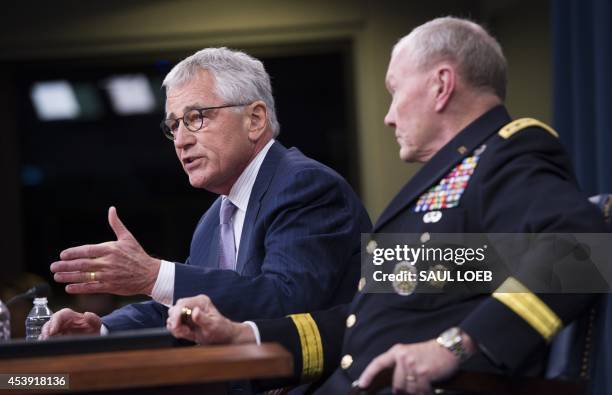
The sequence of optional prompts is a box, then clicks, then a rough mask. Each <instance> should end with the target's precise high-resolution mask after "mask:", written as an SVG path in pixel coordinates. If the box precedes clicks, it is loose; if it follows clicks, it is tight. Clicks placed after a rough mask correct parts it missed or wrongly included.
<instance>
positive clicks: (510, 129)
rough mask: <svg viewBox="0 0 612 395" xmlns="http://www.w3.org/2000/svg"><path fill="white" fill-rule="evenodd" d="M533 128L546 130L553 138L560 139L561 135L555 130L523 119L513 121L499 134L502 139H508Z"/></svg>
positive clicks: (537, 122)
mask: <svg viewBox="0 0 612 395" xmlns="http://www.w3.org/2000/svg"><path fill="white" fill-rule="evenodd" d="M532 126H537V127H540V128H542V129H544V130H546V131H547V132H548V133H550V134H552V135H553V137H556V138H559V134H558V133H557V132H556V131H555V129H553V128H551V127H550V126H548V125H547V124H545V123H543V122H540V121H538V120H537V119H533V118H521V119H517V120H516V121H512V122H510V123H509V124H507V125H506V126H504V127H503V128H501V129H500V130H499V132H498V134H499V135H500V136H501V137H502V138H504V139H508V138H510V137H512V135H513V134H515V133H518V132H520V131H521V130H523V129H525V128H529V127H532Z"/></svg>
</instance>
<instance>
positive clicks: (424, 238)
mask: <svg viewBox="0 0 612 395" xmlns="http://www.w3.org/2000/svg"><path fill="white" fill-rule="evenodd" d="M429 240H431V235H430V234H429V232H425V233H423V234H422V235H421V243H427V242H428V241H429Z"/></svg>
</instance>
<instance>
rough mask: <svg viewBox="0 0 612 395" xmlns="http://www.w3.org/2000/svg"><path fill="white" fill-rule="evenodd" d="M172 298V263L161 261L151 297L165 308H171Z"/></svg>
mask: <svg viewBox="0 0 612 395" xmlns="http://www.w3.org/2000/svg"><path fill="white" fill-rule="evenodd" d="M173 296H174V263H172V262H168V261H164V260H163V259H162V260H161V265H160V266H159V273H158V274H157V280H155V285H154V286H153V291H151V297H152V298H153V300H154V301H156V302H157V303H161V304H163V305H164V306H166V307H170V306H172V299H173Z"/></svg>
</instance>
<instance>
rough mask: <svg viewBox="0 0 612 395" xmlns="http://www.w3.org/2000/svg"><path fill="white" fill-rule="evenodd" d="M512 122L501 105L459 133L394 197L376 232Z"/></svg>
mask: <svg viewBox="0 0 612 395" xmlns="http://www.w3.org/2000/svg"><path fill="white" fill-rule="evenodd" d="M509 121H510V116H509V115H508V113H507V111H506V109H505V108H504V107H503V106H497V107H494V108H493V109H491V110H489V111H488V112H487V113H485V114H484V115H482V116H481V117H479V118H478V119H477V120H475V121H474V122H472V123H471V124H470V125H468V126H467V127H466V128H465V129H463V130H462V131H461V132H459V134H457V136H455V137H454V138H453V139H452V140H451V141H450V142H448V143H447V144H446V145H445V146H444V147H442V149H441V150H440V151H438V152H437V153H436V154H435V155H434V156H433V157H432V158H431V159H430V160H429V162H427V163H426V164H425V165H424V166H423V167H422V168H421V169H420V170H419V171H418V172H417V173H416V174H415V175H414V176H413V177H412V178H411V179H410V181H409V182H408V183H407V184H406V185H405V186H404V187H403V188H402V189H401V190H400V192H399V193H398V194H397V195H396V196H395V197H394V198H393V200H392V201H391V203H390V204H389V205H388V206H387V208H386V209H385V210H384V211H383V213H382V214H381V215H380V217H379V218H378V221H376V224H375V225H374V229H373V232H377V231H379V229H380V228H382V227H383V226H384V225H385V224H386V223H388V222H389V221H390V220H391V219H393V218H394V217H395V216H396V215H398V214H399V213H400V212H402V211H403V210H404V209H405V208H406V207H409V206H411V205H412V204H414V201H415V200H416V199H417V198H418V197H419V196H421V194H423V193H424V192H425V191H426V190H427V189H428V188H430V187H431V186H432V185H434V184H435V183H437V182H438V180H440V179H441V178H442V177H444V176H445V175H446V174H447V173H448V172H449V171H450V170H451V169H452V168H453V167H454V166H455V165H457V164H458V163H459V162H461V161H462V160H463V159H464V158H465V157H467V156H469V155H471V154H472V152H473V151H474V150H475V149H476V148H477V147H478V146H479V145H480V144H482V142H483V141H484V140H486V139H487V138H488V137H489V136H491V135H492V134H493V133H495V132H496V131H497V130H499V129H500V128H501V127H502V126H503V125H505V124H506V123H508V122H509ZM463 147H464V148H463Z"/></svg>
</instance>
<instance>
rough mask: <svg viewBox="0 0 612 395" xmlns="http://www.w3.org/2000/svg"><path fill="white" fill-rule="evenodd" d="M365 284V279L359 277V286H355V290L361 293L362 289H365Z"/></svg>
mask: <svg viewBox="0 0 612 395" xmlns="http://www.w3.org/2000/svg"><path fill="white" fill-rule="evenodd" d="M365 283H366V280H365V277H361V278H360V279H359V284H358V285H357V290H358V291H360V292H361V291H362V290H363V288H364V287H365Z"/></svg>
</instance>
